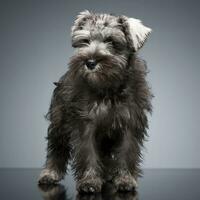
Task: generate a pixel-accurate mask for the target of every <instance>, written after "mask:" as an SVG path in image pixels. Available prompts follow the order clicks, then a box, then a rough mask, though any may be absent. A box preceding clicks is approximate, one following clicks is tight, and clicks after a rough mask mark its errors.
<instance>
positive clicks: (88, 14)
mask: <svg viewBox="0 0 200 200" xmlns="http://www.w3.org/2000/svg"><path fill="white" fill-rule="evenodd" d="M91 16H92V13H91V12H89V11H88V10H84V11H82V12H80V13H79V14H78V15H77V16H76V19H75V22H74V25H73V26H72V29H71V34H72V35H73V33H74V31H75V30H76V29H78V28H79V27H80V26H81V25H82V24H83V23H84V22H85V21H86V20H87V19H89V18H90V17H91Z"/></svg>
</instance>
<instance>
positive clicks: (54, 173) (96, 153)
mask: <svg viewBox="0 0 200 200" xmlns="http://www.w3.org/2000/svg"><path fill="white" fill-rule="evenodd" d="M150 31H151V29H150V28H147V27H145V26H144V25H143V24H142V23H141V21H140V20H136V19H134V18H128V17H126V16H114V15H109V14H98V13H97V14H94V13H91V12H89V11H84V12H81V13H80V14H79V15H78V16H77V19H76V20H75V24H74V25H73V27H72V45H73V47H75V48H76V53H75V55H74V56H73V57H72V58H71V60H70V63H69V70H68V71H67V72H66V74H64V75H63V76H62V77H61V78H60V80H59V82H57V83H55V85H56V88H55V90H54V92H53V97H52V100H51V105H50V108H49V112H48V113H47V115H46V117H47V119H48V120H50V125H49V128H48V136H47V140H48V148H47V161H46V164H45V169H44V170H43V171H42V172H41V175H40V177H39V183H40V184H49V183H57V182H58V181H60V180H61V179H62V178H63V177H64V174H65V172H66V170H67V164H68V163H69V160H71V165H72V169H73V172H74V176H75V178H76V181H77V190H78V191H80V192H81V191H83V192H100V191H101V188H102V185H103V183H105V182H106V181H112V182H113V184H114V185H115V187H116V189H117V190H122V191H129V190H132V189H133V188H134V187H136V186H137V177H138V176H139V175H140V173H141V170H140V167H139V164H140V162H141V147H142V146H143V141H144V140H145V137H146V136H147V132H146V131H147V128H148V120H147V112H151V98H152V94H151V92H150V89H149V87H148V85H147V82H146V80H145V77H146V74H147V67H146V64H145V62H144V61H143V60H141V59H139V58H138V57H137V50H138V49H139V48H141V47H142V45H143V44H144V41H145V40H146V38H147V36H148V35H149V33H150ZM88 60H93V61H95V64H94V65H95V66H93V65H91V64H88ZM91 67H94V68H92V69H91Z"/></svg>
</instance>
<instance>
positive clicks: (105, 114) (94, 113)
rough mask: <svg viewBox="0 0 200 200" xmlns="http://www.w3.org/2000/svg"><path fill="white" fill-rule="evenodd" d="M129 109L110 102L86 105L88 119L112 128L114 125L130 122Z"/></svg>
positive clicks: (124, 105)
mask: <svg viewBox="0 0 200 200" xmlns="http://www.w3.org/2000/svg"><path fill="white" fill-rule="evenodd" d="M130 115H131V114H130V109H129V107H128V106H127V105H126V104H122V103H118V104H117V103H114V104H113V103H111V101H109V100H108V101H106V102H105V101H102V102H92V103H91V104H89V105H88V117H89V118H90V119H91V120H93V121H94V122H97V123H100V124H102V125H103V124H107V125H110V126H113V125H114V123H116V122H117V123H121V122H122V121H128V120H130Z"/></svg>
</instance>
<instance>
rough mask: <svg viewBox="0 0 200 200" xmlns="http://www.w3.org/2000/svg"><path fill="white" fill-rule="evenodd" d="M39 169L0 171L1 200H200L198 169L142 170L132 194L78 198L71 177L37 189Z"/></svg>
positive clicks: (107, 190) (109, 188) (109, 189)
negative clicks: (137, 185)
mask: <svg viewBox="0 0 200 200" xmlns="http://www.w3.org/2000/svg"><path fill="white" fill-rule="evenodd" d="M40 170H41V169H13V168H12V169H6V168H4V169H0V200H40V199H44V200H74V199H76V200H122V199H124V200H138V199H139V200H165V199H166V200H169V199H170V200H175V199H177V200H178V199H180V200H186V199H187V200H200V169H144V175H143V177H142V178H140V179H139V187H138V189H137V191H135V192H129V193H119V192H116V191H115V190H114V188H113V186H112V184H107V185H106V186H105V187H104V189H103V191H102V192H101V193H99V194H96V195H79V194H77V192H76V189H75V182H74V179H73V177H72V176H71V175H67V176H66V177H65V179H64V180H63V181H61V183H60V184H58V185H55V186H49V187H44V186H43V187H42V188H41V187H38V185H37V178H38V174H39V173H40Z"/></svg>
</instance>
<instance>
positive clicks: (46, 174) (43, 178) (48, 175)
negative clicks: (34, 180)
mask: <svg viewBox="0 0 200 200" xmlns="http://www.w3.org/2000/svg"><path fill="white" fill-rule="evenodd" d="M61 178H62V177H61V176H60V175H59V174H58V173H57V172H56V171H54V170H50V169H43V170H42V172H41V173H40V176H39V178H38V184H39V185H43V184H49V185H50V184H57V183H58V181H60V180H61Z"/></svg>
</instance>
